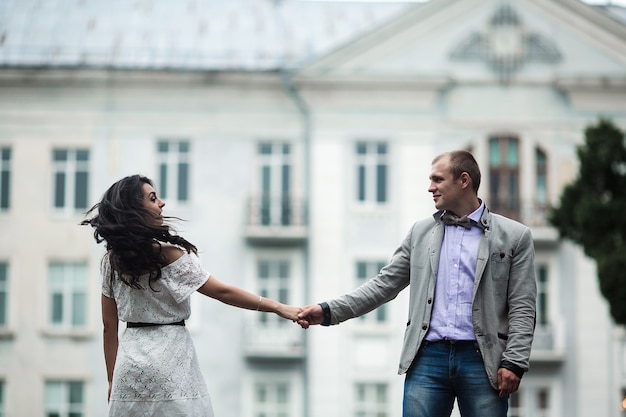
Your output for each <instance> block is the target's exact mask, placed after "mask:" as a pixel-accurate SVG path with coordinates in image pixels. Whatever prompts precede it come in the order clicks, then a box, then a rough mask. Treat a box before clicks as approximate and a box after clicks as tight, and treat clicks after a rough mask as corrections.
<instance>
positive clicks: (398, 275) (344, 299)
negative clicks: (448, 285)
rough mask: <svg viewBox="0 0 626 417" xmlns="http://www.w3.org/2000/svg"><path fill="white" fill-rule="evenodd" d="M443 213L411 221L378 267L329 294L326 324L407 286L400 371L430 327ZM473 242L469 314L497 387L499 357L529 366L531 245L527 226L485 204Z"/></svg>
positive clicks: (532, 318)
mask: <svg viewBox="0 0 626 417" xmlns="http://www.w3.org/2000/svg"><path fill="white" fill-rule="evenodd" d="M441 213H442V212H438V213H435V215H434V216H433V218H428V219H425V220H422V221H418V222H416V223H415V224H414V225H413V227H412V228H411V230H410V231H409V233H408V234H407V236H406V238H405V239H404V241H403V242H402V244H401V245H400V247H399V248H398V249H397V250H396V251H395V253H394V254H393V257H392V259H391V261H390V263H389V264H388V265H387V266H385V267H384V268H383V269H382V270H381V271H380V273H379V274H378V275H377V276H376V277H374V278H372V279H370V280H369V281H367V282H365V283H364V284H363V285H361V286H360V287H359V288H357V289H355V290H354V291H352V292H351V293H349V294H346V295H344V296H341V297H339V298H337V299H334V300H331V301H328V305H329V307H330V311H331V321H330V324H339V323H340V322H342V321H345V320H348V319H351V318H354V317H358V316H361V315H363V314H365V313H367V312H369V311H371V310H373V309H375V308H376V307H378V306H380V305H382V304H384V303H386V302H387V301H389V300H392V299H394V298H395V297H396V296H397V295H398V293H399V292H400V291H402V290H403V289H404V288H406V287H407V286H410V304H409V321H408V323H407V325H406V331H405V335H404V346H403V349H402V355H401V357H400V366H399V370H398V373H400V374H403V373H405V372H407V370H408V369H409V367H410V366H411V363H412V362H413V359H414V358H415V356H416V355H417V352H418V350H419V347H420V345H421V343H422V341H423V340H424V336H425V335H426V333H427V332H428V327H429V323H430V317H431V313H432V308H433V297H434V296H435V278H436V276H437V268H438V266H439V254H440V251H441V244H442V240H443V234H444V229H445V226H444V224H443V223H442V222H441V220H440V217H441ZM480 223H481V224H482V226H483V227H484V233H483V236H482V237H481V241H480V244H479V247H478V256H477V261H476V278H475V282H474V301H473V305H472V321H473V324H474V333H475V335H476V341H477V342H478V346H479V348H480V352H481V355H482V357H483V361H484V364H485V370H486V371H487V375H488V376H489V379H490V381H491V384H492V385H493V387H494V388H495V389H498V377H497V372H498V368H499V367H500V365H501V363H503V362H505V363H509V364H513V365H515V366H516V367H519V368H520V369H521V370H523V371H526V370H528V366H529V359H530V348H531V344H532V340H533V333H534V328H535V304H536V297H537V284H536V281H535V265H534V245H533V239H532V236H531V233H530V229H528V228H527V227H526V226H524V225H522V224H521V223H518V222H516V221H513V220H511V219H508V218H506V217H503V216H500V215H498V214H494V213H490V212H489V210H487V209H485V210H484V211H483V215H482V216H481V219H480Z"/></svg>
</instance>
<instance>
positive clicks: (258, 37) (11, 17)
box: [0, 0, 419, 70]
mask: <svg viewBox="0 0 626 417" xmlns="http://www.w3.org/2000/svg"><path fill="white" fill-rule="evenodd" d="M407 7H419V5H416V4H409V3H407V2H393V3H390V2H379V3H376V2H374V3H368V2H362V3H353V2H348V3H346V2H322V1H302V0H1V1H0V66H4V67H81V68H85V67H96V68H103V67H104V68H130V69H183V70H184V69H187V70H220V69H241V70H270V69H277V68H290V67H294V66H296V65H298V64H299V63H302V62H303V61H306V60H309V59H312V58H314V57H316V56H318V55H319V54H323V53H325V52H328V51H330V50H331V49H333V48H334V47H336V46H338V45H340V44H342V43H345V42H347V41H349V40H351V39H352V38H354V37H357V36H358V35H359V34H361V33H363V32H365V31H368V30H370V29H371V28H372V27H374V26H375V25H378V24H381V23H383V22H384V21H385V20H387V19H390V18H392V17H394V16H396V15H397V14H398V13H401V12H402V10H403V9H405V8H407Z"/></svg>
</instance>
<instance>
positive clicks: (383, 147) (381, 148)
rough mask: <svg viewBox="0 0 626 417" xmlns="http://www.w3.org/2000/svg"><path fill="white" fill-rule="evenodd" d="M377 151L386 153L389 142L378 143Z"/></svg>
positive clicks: (381, 153) (382, 153) (380, 153)
mask: <svg viewBox="0 0 626 417" xmlns="http://www.w3.org/2000/svg"><path fill="white" fill-rule="evenodd" d="M376 153H378V154H379V155H386V154H387V144H386V143H379V144H378V145H376Z"/></svg>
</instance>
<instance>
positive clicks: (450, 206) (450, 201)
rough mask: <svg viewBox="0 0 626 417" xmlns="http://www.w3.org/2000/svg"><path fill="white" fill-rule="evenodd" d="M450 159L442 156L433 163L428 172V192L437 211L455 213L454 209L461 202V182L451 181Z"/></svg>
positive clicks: (458, 180)
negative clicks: (431, 195)
mask: <svg viewBox="0 0 626 417" xmlns="http://www.w3.org/2000/svg"><path fill="white" fill-rule="evenodd" d="M449 165H450V158H449V157H447V156H444V157H442V158H440V159H439V160H438V161H437V162H435V163H434V164H433V166H432V169H431V171H430V187H428V192H430V193H432V194H433V201H434V202H435V207H436V208H437V210H448V211H452V212H454V213H456V211H455V209H456V207H458V206H459V204H460V200H461V180H460V179H456V180H455V179H453V177H452V173H451V172H450V169H449Z"/></svg>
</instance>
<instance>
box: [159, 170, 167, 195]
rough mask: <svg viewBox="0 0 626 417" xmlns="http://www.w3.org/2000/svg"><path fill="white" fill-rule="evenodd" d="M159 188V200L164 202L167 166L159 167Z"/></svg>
mask: <svg viewBox="0 0 626 417" xmlns="http://www.w3.org/2000/svg"><path fill="white" fill-rule="evenodd" d="M159 188H160V192H161V198H162V199H163V200H165V199H166V198H167V164H161V165H160V166H159Z"/></svg>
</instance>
